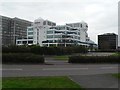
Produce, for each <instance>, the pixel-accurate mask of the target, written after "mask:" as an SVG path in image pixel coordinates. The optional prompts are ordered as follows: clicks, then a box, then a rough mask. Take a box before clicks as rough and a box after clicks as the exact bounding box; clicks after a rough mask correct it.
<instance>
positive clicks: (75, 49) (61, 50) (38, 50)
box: [2, 45, 87, 55]
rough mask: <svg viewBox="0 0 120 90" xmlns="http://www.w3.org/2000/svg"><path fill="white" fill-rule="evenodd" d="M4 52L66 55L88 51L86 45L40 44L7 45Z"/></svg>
mask: <svg viewBox="0 0 120 90" xmlns="http://www.w3.org/2000/svg"><path fill="white" fill-rule="evenodd" d="M2 52H3V53H34V54H39V55H64V54H72V53H86V52H87V48H85V46H72V47H70V46H69V47H40V46H35V45H33V46H7V47H2Z"/></svg>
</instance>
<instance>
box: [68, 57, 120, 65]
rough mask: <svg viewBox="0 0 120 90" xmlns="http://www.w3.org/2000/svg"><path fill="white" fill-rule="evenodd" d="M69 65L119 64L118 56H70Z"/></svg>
mask: <svg viewBox="0 0 120 90" xmlns="http://www.w3.org/2000/svg"><path fill="white" fill-rule="evenodd" d="M68 62H69V63H120V56H71V57H69V61H68Z"/></svg>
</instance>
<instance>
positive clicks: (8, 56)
mask: <svg viewBox="0 0 120 90" xmlns="http://www.w3.org/2000/svg"><path fill="white" fill-rule="evenodd" d="M2 63H18V64H19V63H44V57H43V56H40V55H34V54H30V53H26V54H25V53H3V54H2Z"/></svg>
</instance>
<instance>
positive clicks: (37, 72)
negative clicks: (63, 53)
mask: <svg viewBox="0 0 120 90" xmlns="http://www.w3.org/2000/svg"><path fill="white" fill-rule="evenodd" d="M0 70H2V76H3V77H21V76H66V75H67V76H68V75H94V74H106V73H117V72H118V64H84V65H83V64H67V65H64V64H63V65H61V64H60V65H38V64H37V65H3V66H2V69H0Z"/></svg>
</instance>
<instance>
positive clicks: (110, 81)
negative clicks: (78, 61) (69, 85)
mask: <svg viewBox="0 0 120 90" xmlns="http://www.w3.org/2000/svg"><path fill="white" fill-rule="evenodd" d="M69 77H70V79H72V80H73V81H74V82H76V83H78V84H79V85H81V86H82V87H85V88H118V79H117V78H115V77H113V76H111V75H110V74H97V75H74V76H69Z"/></svg>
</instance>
